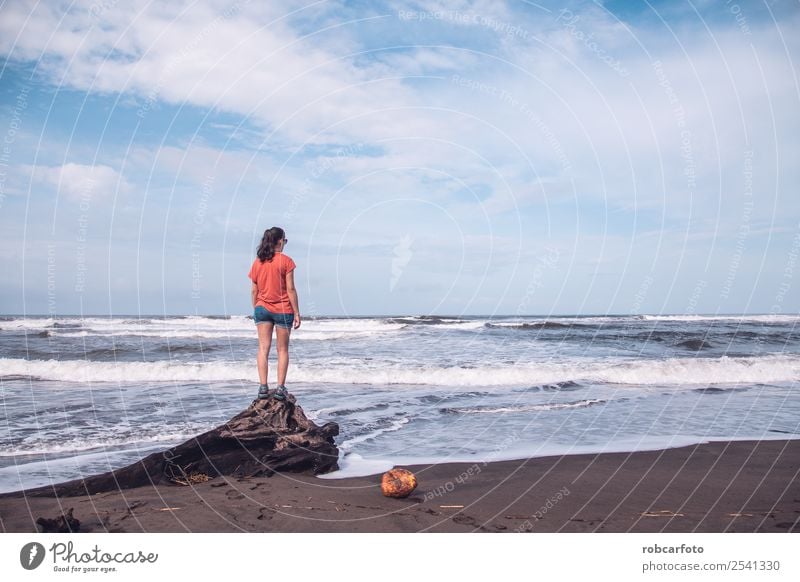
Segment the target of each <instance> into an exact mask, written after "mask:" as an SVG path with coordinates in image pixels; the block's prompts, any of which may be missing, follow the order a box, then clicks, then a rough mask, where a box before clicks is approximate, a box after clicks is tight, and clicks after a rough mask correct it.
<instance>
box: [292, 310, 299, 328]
mask: <svg viewBox="0 0 800 582" xmlns="http://www.w3.org/2000/svg"><path fill="white" fill-rule="evenodd" d="M298 327H300V314H299V313H295V314H294V323H292V328H294V329H297V328H298Z"/></svg>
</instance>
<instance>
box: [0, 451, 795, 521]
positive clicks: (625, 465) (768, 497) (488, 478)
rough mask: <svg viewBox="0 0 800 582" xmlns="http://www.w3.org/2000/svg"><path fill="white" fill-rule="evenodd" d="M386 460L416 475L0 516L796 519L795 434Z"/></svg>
mask: <svg viewBox="0 0 800 582" xmlns="http://www.w3.org/2000/svg"><path fill="white" fill-rule="evenodd" d="M398 466H402V467H405V468H408V469H410V470H411V471H413V472H414V473H415V474H416V476H417V479H418V483H419V485H418V487H417V489H416V490H415V491H414V492H413V493H412V494H411V496H410V497H408V498H406V499H393V498H387V497H384V496H383V495H382V494H381V491H380V475H374V474H373V475H369V476H359V477H342V478H319V477H314V476H311V475H305V474H293V473H279V474H276V475H274V476H272V477H249V478H229V477H217V478H214V479H211V480H209V481H207V482H205V483H199V484H195V485H191V486H186V487H182V486H178V485H157V486H145V487H137V488H132V489H123V490H118V491H113V492H108V493H100V494H97V495H92V496H75V497H66V496H62V497H60V498H58V497H38V496H30V495H26V492H25V491H18V492H13V493H4V494H0V530H2V531H3V532H36V531H37V526H36V520H37V518H39V517H45V518H54V517H57V516H58V515H60V514H61V511H66V510H68V509H70V508H73V510H74V517H75V518H76V519H78V520H80V522H81V529H80V531H82V532H84V531H86V532H423V531H424V532H470V531H481V532H629V531H630V532H729V531H730V532H762V531H764V532H783V533H786V532H791V531H795V532H797V531H800V440H798V439H790V440H780V439H775V440H773V439H769V440H757V441H754V440H749V441H744V440H734V441H711V442H707V443H701V444H695V445H688V446H680V447H671V448H667V449H657V450H640V451H636V452H627V453H626V452H604V453H594V454H593V453H578V454H569V455H554V456H546V457H544V456H543V457H533V458H527V459H518V460H505V461H476V462H472V463H469V462H448V463H440V464H431V465H398ZM37 489H39V490H41V489H42V488H37ZM29 491H33V489H31V490H29ZM20 501H23V502H22V503H21V502H20Z"/></svg>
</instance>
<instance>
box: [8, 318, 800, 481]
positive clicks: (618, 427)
mask: <svg viewBox="0 0 800 582" xmlns="http://www.w3.org/2000/svg"><path fill="white" fill-rule="evenodd" d="M799 322H800V316H796V315H747V316H733V315H732V316H710V315H708V316H704V315H663V316H649V315H638V316H579V317H576V316H549V317H541V316H529V317H528V316H523V317H521V316H452V317H451V316H441V317H439V316H372V317H346V318H345V317H314V318H308V319H303V323H302V326H301V327H300V329H297V330H294V331H293V332H292V339H291V345H290V358H291V361H290V365H289V373H288V377H287V382H286V385H287V388H288V389H289V390H290V391H291V392H292V393H293V394H294V395H295V396H296V397H297V399H298V403H299V404H300V405H301V406H302V407H303V409H304V410H305V411H306V413H307V414H308V416H309V417H310V418H312V419H313V420H315V421H316V422H317V423H318V424H322V423H324V422H327V421H335V422H337V423H338V424H339V426H340V431H341V432H340V436H339V437H337V444H338V446H339V448H340V454H341V457H340V466H341V470H340V471H338V472H335V473H331V474H329V475H327V476H326V478H334V479H335V478H337V477H344V476H348V475H364V474H371V473H375V472H380V471H383V470H386V469H388V468H391V467H392V466H393V465H405V464H412V463H434V462H448V461H467V462H469V461H476V462H477V461H491V460H501V459H515V458H525V457H534V456H543V455H561V454H574V453H585V452H589V453H594V452H608V451H623V452H624V451H636V450H646V449H651V450H652V449H661V448H667V447H675V446H683V445H687V444H693V443H700V442H707V441H711V440H744V439H787V438H798V437H800V393H798V381H800V328H798V323H799ZM273 343H274V342H273ZM256 347H257V339H256V331H255V326H254V325H253V321H252V317H251V316H239V315H231V316H114V317H108V316H93V317H89V316H83V317H78V316H53V317H47V316H41V317H36V316H33V317H31V316H29V317H21V316H3V317H0V388H1V390H2V403H3V412H2V416H3V429H2V438H0V491H3V492H5V491H14V490H19V489H22V488H30V487H37V486H41V485H47V484H50V483H57V482H61V481H65V480H69V479H75V478H78V477H80V476H84V475H90V474H95V473H100V472H105V471H109V470H112V469H115V468H118V467H122V466H125V465H127V464H130V463H132V462H134V461H136V460H138V459H139V458H141V457H143V456H145V455H148V454H150V453H152V452H156V451H159V450H162V449H166V448H169V447H171V446H174V445H176V444H179V443H181V442H183V441H185V440H187V439H189V438H191V437H192V436H195V435H197V434H199V433H201V432H204V431H206V430H209V429H211V428H214V427H215V426H218V425H219V424H221V423H223V422H225V421H226V420H227V419H229V418H230V417H232V416H233V415H235V414H236V413H238V412H240V411H241V410H242V409H244V408H245V407H247V406H248V405H249V404H250V402H251V401H252V400H253V398H255V396H256V393H257V390H258V374H257V370H256V363H255V355H256ZM276 358H277V354H276V352H275V349H274V347H273V350H272V353H271V354H270V369H269V383H270V386H271V387H274V386H275V384H276V365H277V359H276Z"/></svg>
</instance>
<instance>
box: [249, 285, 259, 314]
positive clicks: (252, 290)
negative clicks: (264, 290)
mask: <svg viewBox="0 0 800 582" xmlns="http://www.w3.org/2000/svg"><path fill="white" fill-rule="evenodd" d="M257 296H258V285H256V284H255V283H253V286H252V287H250V303H252V304H253V309H255V308H256V297H257Z"/></svg>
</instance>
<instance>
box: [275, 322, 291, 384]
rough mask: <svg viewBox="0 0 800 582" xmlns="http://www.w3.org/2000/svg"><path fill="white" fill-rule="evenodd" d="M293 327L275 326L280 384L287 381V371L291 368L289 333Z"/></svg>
mask: <svg viewBox="0 0 800 582" xmlns="http://www.w3.org/2000/svg"><path fill="white" fill-rule="evenodd" d="M291 331H292V330H291V329H289V328H286V327H281V326H279V325H277V326H275V335H276V337H277V339H278V385H279V386H281V385H283V383H284V382H286V371H287V370H288V369H289V335H290V333H291Z"/></svg>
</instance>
